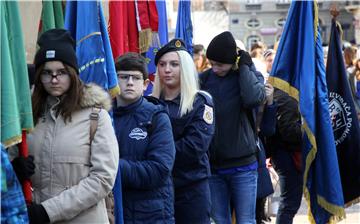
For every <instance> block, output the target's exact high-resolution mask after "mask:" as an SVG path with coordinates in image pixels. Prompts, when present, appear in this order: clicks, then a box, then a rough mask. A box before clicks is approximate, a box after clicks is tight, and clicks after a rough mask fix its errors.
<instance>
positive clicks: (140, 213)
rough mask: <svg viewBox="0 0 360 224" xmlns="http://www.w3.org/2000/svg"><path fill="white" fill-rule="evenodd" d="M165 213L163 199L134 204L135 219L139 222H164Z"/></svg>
mask: <svg viewBox="0 0 360 224" xmlns="http://www.w3.org/2000/svg"><path fill="white" fill-rule="evenodd" d="M164 212H165V211H164V201H163V200H161V199H155V200H142V201H136V202H134V216H133V217H135V219H137V220H144V221H145V220H146V222H147V223H151V222H155V221H158V220H163V219H164V218H165V214H164Z"/></svg>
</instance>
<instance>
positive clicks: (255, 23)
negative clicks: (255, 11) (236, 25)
mask: <svg viewBox="0 0 360 224" xmlns="http://www.w3.org/2000/svg"><path fill="white" fill-rule="evenodd" d="M260 25H261V23H260V21H259V20H258V19H256V18H253V19H249V20H248V21H246V26H247V27H248V28H252V29H255V28H258V27H259V26H260Z"/></svg>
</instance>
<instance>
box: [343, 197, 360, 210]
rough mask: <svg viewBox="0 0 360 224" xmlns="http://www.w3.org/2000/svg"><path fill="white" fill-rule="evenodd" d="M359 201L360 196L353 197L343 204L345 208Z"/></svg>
mask: <svg viewBox="0 0 360 224" xmlns="http://www.w3.org/2000/svg"><path fill="white" fill-rule="evenodd" d="M359 202H360V197H357V198H355V199H354V200H351V201H349V202H348V203H346V204H345V208H348V207H350V206H352V205H355V204H357V203H359Z"/></svg>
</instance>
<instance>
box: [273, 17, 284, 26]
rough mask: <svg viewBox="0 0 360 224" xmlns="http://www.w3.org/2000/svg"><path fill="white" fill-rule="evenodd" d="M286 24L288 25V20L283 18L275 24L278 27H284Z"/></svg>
mask: <svg viewBox="0 0 360 224" xmlns="http://www.w3.org/2000/svg"><path fill="white" fill-rule="evenodd" d="M285 23H286V19H285V18H284V17H283V18H280V19H278V20H276V21H275V24H276V25H277V26H278V27H284V26H285Z"/></svg>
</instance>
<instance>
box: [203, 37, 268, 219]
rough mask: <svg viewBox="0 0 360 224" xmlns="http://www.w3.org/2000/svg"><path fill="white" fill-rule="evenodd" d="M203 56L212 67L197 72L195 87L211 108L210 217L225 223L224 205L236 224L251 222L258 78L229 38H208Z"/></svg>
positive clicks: (261, 94)
mask: <svg viewBox="0 0 360 224" xmlns="http://www.w3.org/2000/svg"><path fill="white" fill-rule="evenodd" d="M206 56H207V58H208V59H209V61H210V64H211V65H212V68H211V69H209V70H207V71H205V72H204V73H202V74H200V83H201V89H203V90H205V91H208V92H209V93H210V94H211V95H212V97H213V100H214V105H215V123H216V127H215V135H214V138H213V141H212V142H211V144H210V149H209V151H210V164H211V172H212V175H211V177H210V190H211V203H212V207H211V217H212V218H213V220H214V221H215V222H216V223H222V224H223V223H224V224H228V223H231V212H230V203H232V205H233V207H234V209H235V215H236V222H237V223H256V221H255V203H256V189H257V167H258V162H257V150H258V147H257V134H256V128H255V119H254V116H253V115H254V108H256V107H257V106H259V105H260V104H262V103H263V102H264V100H265V88H264V84H263V79H262V78H261V77H262V76H261V74H259V73H257V72H256V70H255V67H254V65H253V63H252V60H251V57H250V55H249V54H248V53H247V52H245V51H243V50H240V51H239V52H237V49H236V42H235V40H234V37H233V36H232V34H231V33H230V32H228V31H226V32H223V33H221V34H219V35H217V36H216V37H214V38H213V39H212V41H211V42H210V44H209V46H208V48H207V51H206Z"/></svg>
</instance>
